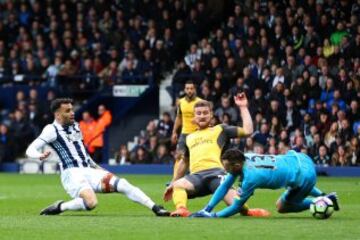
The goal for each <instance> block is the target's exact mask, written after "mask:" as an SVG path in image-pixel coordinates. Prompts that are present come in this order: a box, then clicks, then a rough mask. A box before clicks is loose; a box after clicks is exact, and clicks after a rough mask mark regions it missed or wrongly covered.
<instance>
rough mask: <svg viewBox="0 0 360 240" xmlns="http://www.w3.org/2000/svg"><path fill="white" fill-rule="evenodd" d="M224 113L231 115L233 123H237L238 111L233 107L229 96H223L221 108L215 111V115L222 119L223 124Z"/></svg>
mask: <svg viewBox="0 0 360 240" xmlns="http://www.w3.org/2000/svg"><path fill="white" fill-rule="evenodd" d="M224 113H227V114H229V115H230V117H231V122H237V120H238V112H237V111H236V109H235V108H234V107H232V106H231V105H230V98H229V96H228V95H223V96H222V97H221V106H220V107H218V108H217V109H216V110H215V112H214V115H215V116H217V117H218V118H219V119H220V121H221V122H222V117H223V115H224Z"/></svg>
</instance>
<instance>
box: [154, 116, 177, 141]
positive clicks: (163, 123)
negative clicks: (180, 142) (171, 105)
mask: <svg viewBox="0 0 360 240" xmlns="http://www.w3.org/2000/svg"><path fill="white" fill-rule="evenodd" d="M173 126H174V122H173V121H172V119H171V116H170V113H169V112H164V113H163V114H162V119H160V121H159V122H158V124H157V130H158V132H159V135H160V136H161V138H162V139H164V140H165V141H167V140H170V137H171V133H172V130H173Z"/></svg>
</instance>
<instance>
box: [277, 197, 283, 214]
mask: <svg viewBox="0 0 360 240" xmlns="http://www.w3.org/2000/svg"><path fill="white" fill-rule="evenodd" d="M276 209H277V212H278V213H285V211H284V208H283V203H282V201H281V199H279V200H278V201H277V202H276Z"/></svg>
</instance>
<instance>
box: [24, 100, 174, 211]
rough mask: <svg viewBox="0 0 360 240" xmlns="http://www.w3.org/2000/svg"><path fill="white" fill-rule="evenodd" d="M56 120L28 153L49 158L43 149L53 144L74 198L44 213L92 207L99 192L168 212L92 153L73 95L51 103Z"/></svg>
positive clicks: (48, 126) (62, 175)
mask: <svg viewBox="0 0 360 240" xmlns="http://www.w3.org/2000/svg"><path fill="white" fill-rule="evenodd" d="M51 111H52V112H53V113H54V116H55V120H54V122H53V123H52V124H48V125H47V126H45V128H44V129H43V131H42V133H41V134H40V136H39V137H38V138H37V139H35V140H34V141H33V142H32V143H31V144H30V146H29V147H28V149H27V150H26V154H27V155H28V156H29V157H31V158H39V159H40V160H44V159H46V158H47V157H48V156H49V155H50V152H49V151H45V152H39V149H42V148H43V147H44V146H45V145H49V146H50V147H52V148H53V149H54V150H55V152H56V153H57V154H58V155H59V158H60V169H61V182H62V185H63V187H64V189H65V191H66V192H67V193H68V194H69V195H70V196H71V197H72V198H73V199H72V200H70V201H67V202H64V201H57V202H55V203H54V204H52V205H51V206H49V207H47V208H45V209H44V210H42V211H41V213H40V214H41V215H56V214H60V213H62V212H64V211H68V210H70V211H76V210H92V209H94V208H95V207H96V205H97V198H96V195H95V192H102V193H112V192H119V193H123V194H125V195H126V196H127V197H128V198H129V199H131V200H132V201H134V202H137V203H140V204H142V205H144V206H146V207H147V208H149V209H151V210H152V211H153V212H154V213H155V214H156V215H157V216H168V215H169V212H168V211H166V210H165V209H163V208H162V207H161V206H159V205H156V204H155V203H154V202H153V201H152V200H151V199H150V198H149V197H148V196H147V195H146V194H145V193H143V192H142V191H141V190H140V189H139V188H137V187H134V186H133V185H131V184H130V183H129V182H128V181H126V180H125V179H124V178H118V177H116V176H115V175H113V174H112V173H110V172H108V171H106V170H105V169H103V168H101V167H99V166H98V165H97V164H96V163H95V162H94V161H93V160H92V159H91V158H90V156H89V154H88V153H87V152H86V150H85V146H84V144H83V142H82V134H81V131H80V129H79V125H78V124H77V123H76V122H75V120H74V110H73V105H72V100H71V99H66V98H60V99H55V100H54V101H53V102H52V103H51Z"/></svg>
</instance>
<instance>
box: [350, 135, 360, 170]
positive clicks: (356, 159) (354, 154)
mask: <svg viewBox="0 0 360 240" xmlns="http://www.w3.org/2000/svg"><path fill="white" fill-rule="evenodd" d="M349 153H350V156H351V160H350V164H351V166H358V165H359V164H360V146H359V139H358V138H356V137H352V138H351V140H350V146H349Z"/></svg>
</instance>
